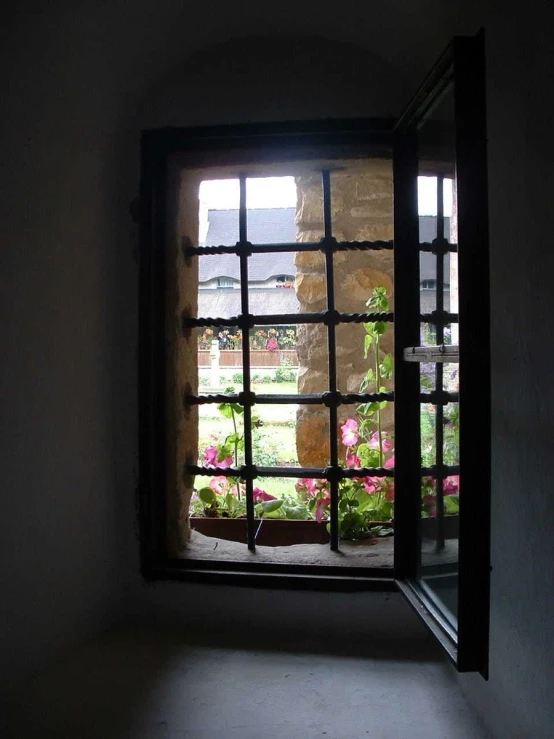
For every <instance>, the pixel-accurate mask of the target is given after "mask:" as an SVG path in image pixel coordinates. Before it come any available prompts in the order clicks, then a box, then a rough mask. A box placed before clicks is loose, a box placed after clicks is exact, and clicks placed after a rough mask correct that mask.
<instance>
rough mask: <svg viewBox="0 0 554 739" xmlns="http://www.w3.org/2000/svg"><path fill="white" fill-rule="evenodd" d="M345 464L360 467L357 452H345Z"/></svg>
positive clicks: (360, 461) (360, 462) (360, 463)
mask: <svg viewBox="0 0 554 739" xmlns="http://www.w3.org/2000/svg"><path fill="white" fill-rule="evenodd" d="M346 466H347V467H361V466H362V460H361V459H360V458H359V457H358V455H357V454H354V453H352V454H347V455H346Z"/></svg>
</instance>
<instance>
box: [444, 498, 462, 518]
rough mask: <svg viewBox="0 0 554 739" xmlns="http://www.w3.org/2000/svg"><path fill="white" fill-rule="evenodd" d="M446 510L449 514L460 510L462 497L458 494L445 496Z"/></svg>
mask: <svg viewBox="0 0 554 739" xmlns="http://www.w3.org/2000/svg"><path fill="white" fill-rule="evenodd" d="M444 511H445V513H446V514H448V515H449V516H452V515H455V514H457V513H459V512H460V498H459V496H457V495H445V496H444Z"/></svg>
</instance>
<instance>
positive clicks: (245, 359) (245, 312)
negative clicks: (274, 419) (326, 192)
mask: <svg viewBox="0 0 554 739" xmlns="http://www.w3.org/2000/svg"><path fill="white" fill-rule="evenodd" d="M239 187H240V202H239V243H238V244H237V250H238V251H237V253H238V255H239V259H240V302H241V311H242V317H243V318H245V317H248V316H249V313H250V311H249V303H248V256H249V254H250V249H251V247H250V244H249V243H248V233H247V214H246V175H245V174H241V175H240V177H239ZM243 337H244V341H243V343H242V387H243V392H242V396H243V400H246V401H247V402H245V403H244V404H243V405H244V414H243V424H244V461H245V466H244V470H245V472H246V473H248V472H249V471H250V472H253V471H254V463H253V459H252V407H251V403H250V402H249V401H251V397H250V394H251V387H250V382H251V378H250V334H249V326H248V324H247V323H245V324H244V326H243ZM244 479H245V484H246V531H247V544H248V549H249V550H250V551H252V552H253V551H254V550H255V549H256V530H255V523H254V493H253V485H252V481H253V477H252V474H247V475H246V477H245V478H244Z"/></svg>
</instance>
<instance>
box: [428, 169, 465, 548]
mask: <svg viewBox="0 0 554 739" xmlns="http://www.w3.org/2000/svg"><path fill="white" fill-rule="evenodd" d="M443 185H444V176H443V175H442V174H439V175H438V176H437V194H436V197H437V220H436V235H435V238H434V239H433V241H432V242H431V245H430V249H429V245H428V244H420V251H429V250H430V251H431V252H432V253H433V254H434V255H435V257H436V276H437V279H436V301H437V302H436V309H435V310H434V311H432V313H430V314H429V315H428V316H425V318H426V320H428V322H429V324H430V325H431V326H432V330H433V332H434V335H435V337H436V338H435V341H436V344H437V345H438V346H442V345H443V344H444V339H445V328H446V326H447V325H448V324H452V323H457V322H458V315H457V314H455V313H449V312H448V311H446V310H445V309H444V289H445V285H446V282H445V275H444V258H445V256H446V255H447V254H448V253H449V252H455V251H457V248H458V247H457V245H456V244H451V243H450V242H449V241H448V239H447V238H446V237H445V236H444V194H443V193H444V188H443ZM434 367H435V388H434V391H433V392H432V393H426V394H423V395H422V397H421V399H420V402H421V403H431V404H433V405H434V406H435V408H436V411H435V454H436V457H435V464H434V465H433V466H432V467H431V468H422V470H421V474H422V476H425V475H430V476H431V477H433V479H434V480H435V483H436V519H437V534H436V541H435V544H436V551H437V552H439V551H441V550H442V549H444V546H445V534H444V513H445V510H444V480H445V478H446V477H448V476H449V475H454V474H459V471H460V468H459V465H445V464H444V420H445V418H444V406H445V405H447V404H448V403H453V402H458V400H459V397H458V393H453V392H448V391H446V390H445V389H444V365H443V363H442V362H435V363H434Z"/></svg>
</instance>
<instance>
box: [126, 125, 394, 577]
mask: <svg viewBox="0 0 554 739" xmlns="http://www.w3.org/2000/svg"><path fill="white" fill-rule="evenodd" d="M393 125H394V121H393V120H392V119H373V118H371V119H353V120H334V121H313V122H287V123H281V124H253V125H245V126H216V127H201V128H194V129H177V128H172V129H157V130H151V131H145V132H144V133H143V136H142V142H141V144H142V145H141V148H142V157H141V196H140V201H141V288H140V327H141V328H140V355H139V356H140V366H139V393H140V397H139V402H140V420H139V424H140V454H139V464H140V475H139V512H140V519H141V524H140V528H141V566H142V572H143V575H144V576H145V577H146V578H148V579H186V580H195V579H200V580H203V581H217V582H219V581H224V582H233V583H238V584H251V583H253V582H255V583H257V584H259V583H266V584H268V585H271V586H275V585H277V584H279V585H280V586H286V587H302V588H306V587H308V588H323V589H338V590H352V589H353V590H380V591H389V590H395V589H396V586H395V583H394V570H393V567H392V565H391V567H390V568H367V569H364V568H361V567H356V568H346V567H333V566H317V567H316V566H307V565H298V564H290V565H288V564H287V565H282V564H281V565H280V564H266V565H259V564H256V563H244V562H240V563H238V562H220V561H217V562H212V563H210V562H205V561H200V560H191V559H186V558H183V559H176V558H172V557H169V556H167V553H166V547H165V539H166V533H165V527H166V524H165V521H166V517H165V504H164V495H163V490H164V480H163V478H164V469H165V464H164V454H165V450H164V445H163V439H162V435H161V434H160V433H158V431H157V430H158V429H163V428H164V427H165V421H164V395H165V388H164V385H165V376H166V367H165V351H164V349H165V347H164V338H163V334H164V330H163V328H160V327H164V326H165V325H166V324H165V318H166V317H165V302H164V295H165V290H166V272H165V270H166V266H165V261H164V257H165V244H166V238H167V232H166V228H167V223H166V214H167V199H168V180H169V161H170V159H171V158H172V157H174V156H178V157H182V161H183V164H185V165H186V166H194V165H195V164H196V162H198V163H201V165H202V166H203V167H206V168H208V167H210V166H214V165H221V164H222V162H224V163H225V164H241V165H243V166H245V160H246V162H247V163H252V164H259V163H260V162H261V163H263V162H264V161H269V162H272V163H273V162H275V161H286V162H291V161H299V162H302V161H306V160H309V159H310V158H312V159H313V158H316V157H317V158H329V159H344V158H349V157H351V158H358V157H369V156H381V157H382V156H386V157H387V158H389V159H392V144H393ZM237 152H239V153H237ZM207 162H208V164H207ZM325 176H327V181H329V172H327V175H325V173H324V174H323V177H324V178H325ZM243 190H244V187H243ZM327 192H329V188H328V189H327ZM243 194H244V193H243ZM243 204H244V201H243ZM325 208H326V210H327V218H326V222H327V226H328V229H330V200H329V198H327V201H326V205H325ZM244 225H245V224H244V222H243V223H242V227H241V230H242V231H243V233H244ZM327 238H328V240H329V239H331V241H330V242H329V241H327V242H325V239H324V240H323V242H325V243H322V244H317V245H311V248H312V249H315V248H317V249H318V250H322V251H323V252H324V254H325V255H326V262H327V268H328V270H329V269H331V272H332V258H333V254H334V250H335V243H333V242H334V240H333V239H332V237H331V234H330V232H329V234H327ZM239 243H240V240H239ZM245 243H247V242H245ZM368 244H369V242H368ZM289 246H290V245H289ZM328 247H329V248H328ZM187 248H188V249H189V250H191V252H195V251H196V252H197V253H200V252H203V251H204V250H208V251H206V253H209V252H211V251H213V250H214V249H217V247H194V246H192V247H191V246H190V245H188V246H187ZM225 248H226V249H229V248H233V247H225ZM246 248H247V249H248V247H246ZM277 248H278V245H275V244H270V245H267V251H277ZM300 248H305V249H306V250H308V249H309V248H310V245H306V244H304V245H302V244H298V245H295V250H299V249H300ZM369 248H376V249H380V248H389V249H392V242H375V244H374V245H373V244H372V245H370V247H369ZM239 252H240V250H239ZM243 261H245V260H243ZM331 282H332V277H331ZM325 313H327V314H329V316H331V320H329V319H328V318H327V317H323V316H319V318H318V319H317V321H318V322H320V323H325V322H326V321H328V323H327V325H328V326H329V324H331V325H333V326H334V325H335V324H334V320H333V314H335V313H337V311H336V310H335V308H334V305H328V310H327V311H326V312H325ZM364 316H366V317H365V319H364ZM312 319H313V316H310V317H309V319H308V320H310V321H311V320H312ZM263 320H265V322H266V323H267V320H269V319H267V317H265V318H264V319H263ZM350 320H352V319H350ZM354 320H357V321H358V322H361V321H362V320H369V318H367V314H360V315H359V316H358V317H354ZM389 320H392V314H390V317H389ZM193 322H194V320H193ZM296 322H297V323H299V322H300V321H296ZM195 325H196V324H195ZM233 325H235V324H233ZM243 350H244V351H245V352H247V351H248V345H247V343H246V342H245V343H244V346H243ZM243 359H245V358H243ZM247 361H248V360H247ZM332 374H333V373H332V371H330V382H331V375H332ZM335 375H336V373H335ZM333 394H335V395H336V394H337V390H336V388H331V391H330V392H329V393H327V394H326V395H327V396H328V398H327V401H326V402H325V401H324V402H325V404H327V402H329V400H330V405H329V407H330V409H331V423H330V427H331V428H332V427H333V424H334V426H336V423H334V421H333V406H334V410H335V415H336V409H337V407H338V403H334V402H333V399H332V397H333ZM389 395H390V398H389V399H392V397H393V394H392V393H391V394H389ZM353 397H354V396H353ZM272 400H273V398H272ZM192 402H193V403H196V402H198V400H197V399H194V398H193V399H192ZM200 402H201V400H200ZM247 402H248V401H247ZM290 402H292V401H290ZM300 402H301V401H300ZM350 402H358V401H357V400H353V399H350ZM336 467H338V463H337V464H336V465H335V468H336ZM242 471H243V472H244V471H245V470H244V468H243V470H242ZM334 471H335V472H337V470H336V469H335V470H334ZM192 472H193V474H194V472H196V473H201V472H202V470H201V468H195V470H192ZM344 472H345V476H352V475H353V474H354V472H355V471H344ZM214 473H215V474H217V471H216V470H213V469H212V470H210V474H214ZM371 473H373V470H370V471H368V472H367V474H371ZM329 474H331V475H332V474H333V473H332V472H330V473H329ZM340 474H342V471H341V473H340ZM393 474H394V472H392V473H391V471H390V470H387V471H386V476H392V475H393ZM246 476H247V477H248V470H246ZM336 481H338V478H336ZM336 481H335V483H334V484H335V486H336ZM247 483H248V480H247ZM331 484H333V483H331ZM160 491H162V492H160ZM333 503H334V509H335V510H334V521H335V525H334V526H333V523H332V531H331V547H332V548H334V549H336V548H338V531H337V526H336V521H337V515H338V514H337V505H338V498H337V494H336V492H335V495H334V501H333ZM332 506H333V504H332ZM248 517H249V519H250V521H252V518H253V511H252V509H251V507H250V510H249V512H248ZM249 529H250V541H249V545H250V547H251V548H252V544H253V542H252V540H251V537H252V531H253V527H252V525H250V527H249Z"/></svg>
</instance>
